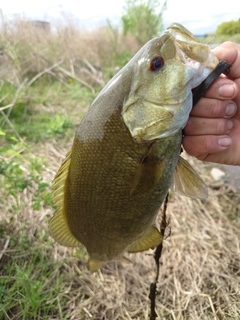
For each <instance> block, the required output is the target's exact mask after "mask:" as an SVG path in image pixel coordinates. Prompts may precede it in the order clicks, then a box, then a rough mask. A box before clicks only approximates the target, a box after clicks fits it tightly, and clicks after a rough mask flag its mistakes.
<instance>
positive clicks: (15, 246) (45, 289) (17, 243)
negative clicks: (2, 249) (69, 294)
mask: <svg viewBox="0 0 240 320" xmlns="http://www.w3.org/2000/svg"><path fill="white" fill-rule="evenodd" d="M3 228H4V229H5V230H6V226H2V229H3ZM26 230H27V228H26V229H25V228H24V226H23V229H22V232H21V234H19V235H14V236H12V237H11V239H10V241H9V246H8V251H9V252H10V253H9V254H8V255H7V256H5V257H3V261H1V271H0V319H26V320H27V319H46V318H47V317H51V318H55V319H59V316H60V315H62V317H63V316H64V308H65V305H66V301H67V298H66V297H64V290H63V282H64V281H66V279H65V280H64V277H65V278H66V277H67V275H66V274H65V275H64V274H62V273H61V265H60V264H59V263H56V262H54V261H53V260H52V259H51V258H50V257H49V254H48V252H49V250H50V247H51V245H52V241H49V240H48V239H47V238H46V236H45V235H44V233H42V235H41V234H39V231H37V234H35V235H34V236H32V237H30V236H29V233H27V232H26Z"/></svg>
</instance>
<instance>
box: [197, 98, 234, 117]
mask: <svg viewBox="0 0 240 320" xmlns="http://www.w3.org/2000/svg"><path fill="white" fill-rule="evenodd" d="M236 112H237V105H236V103H235V102H233V101H232V100H218V99H208V98H205V97H203V98H201V99H200V100H199V102H198V103H197V104H196V105H195V106H194V108H193V109H192V111H191V116H196V117H203V118H230V117H232V116H234V114H235V113H236Z"/></svg>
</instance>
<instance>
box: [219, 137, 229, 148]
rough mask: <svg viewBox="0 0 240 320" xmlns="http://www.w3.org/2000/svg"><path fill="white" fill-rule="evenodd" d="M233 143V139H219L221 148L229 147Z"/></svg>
mask: <svg viewBox="0 0 240 320" xmlns="http://www.w3.org/2000/svg"><path fill="white" fill-rule="evenodd" d="M231 143H232V139H231V138H230V137H222V138H219V139H218V144H219V145H220V146H221V147H229V146H230V144H231Z"/></svg>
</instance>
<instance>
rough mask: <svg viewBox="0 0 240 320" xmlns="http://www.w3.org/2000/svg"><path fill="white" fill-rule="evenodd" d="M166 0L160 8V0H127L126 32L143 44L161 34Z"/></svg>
mask: <svg viewBox="0 0 240 320" xmlns="http://www.w3.org/2000/svg"><path fill="white" fill-rule="evenodd" d="M165 8H166V1H165V3H164V4H163V6H162V9H160V3H159V1H158V0H147V1H146V0H126V7H125V10H124V11H125V14H124V15H123V16H122V25H123V32H124V34H127V33H130V34H132V35H134V37H135V38H136V39H137V40H138V42H139V43H140V44H141V45H143V44H145V43H146V42H147V41H148V40H149V39H151V38H153V37H155V36H156V35H158V34H160V32H161V31H162V28H163V21H162V14H163V10H164V9H165Z"/></svg>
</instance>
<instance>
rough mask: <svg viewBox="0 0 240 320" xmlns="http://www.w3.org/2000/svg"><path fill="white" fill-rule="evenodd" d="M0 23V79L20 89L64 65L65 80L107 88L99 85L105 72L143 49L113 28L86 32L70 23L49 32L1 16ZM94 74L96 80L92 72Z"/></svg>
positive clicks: (56, 26)
mask: <svg viewBox="0 0 240 320" xmlns="http://www.w3.org/2000/svg"><path fill="white" fill-rule="evenodd" d="M1 20H2V21H1ZM0 22H1V24H0V25H1V34H0V53H1V55H0V66H1V71H0V77H1V79H2V80H7V81H11V82H13V83H14V84H16V85H19V84H20V83H21V82H22V81H23V79H24V78H25V77H28V78H29V77H32V76H34V75H36V74H38V73H40V72H42V71H43V70H46V69H49V68H51V70H52V67H53V66H54V65H56V64H60V65H61V66H62V67H63V68H64V70H65V71H66V72H68V74H66V72H63V73H62V74H61V76H64V75H69V74H70V75H71V76H73V77H74V76H76V77H81V79H83V80H86V79H87V80H88V81H90V84H91V83H93V84H99V85H100V86H103V85H104V82H103V81H100V83H99V79H100V80H101V76H102V74H101V70H102V68H103V67H105V68H107V67H113V66H116V63H117V60H118V59H119V57H120V55H121V54H122V53H123V52H126V51H127V52H130V53H132V54H134V53H135V52H136V51H137V50H138V49H139V45H138V44H137V41H136V40H135V39H134V38H133V37H131V36H123V35H122V34H121V33H120V32H119V31H118V30H115V29H114V28H111V27H102V28H100V29H97V30H94V31H86V30H84V29H79V28H78V27H77V26H76V25H74V23H73V22H72V21H71V20H69V21H68V23H66V22H65V25H63V24H59V25H58V24H55V25H52V26H51V27H52V31H48V30H44V29H42V28H40V27H36V26H35V25H33V24H32V23H30V22H29V21H27V20H24V19H18V20H15V21H8V20H6V19H4V17H3V16H2V17H1V16H0ZM88 63H90V67H91V66H92V67H93V69H92V70H89V64H88ZM94 69H95V70H94ZM51 70H49V71H51ZM93 70H94V71H95V72H96V74H95V77H94V74H93V72H89V71H93ZM60 71H61V70H58V72H60ZM49 73H50V72H49ZM50 74H51V73H50Z"/></svg>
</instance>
